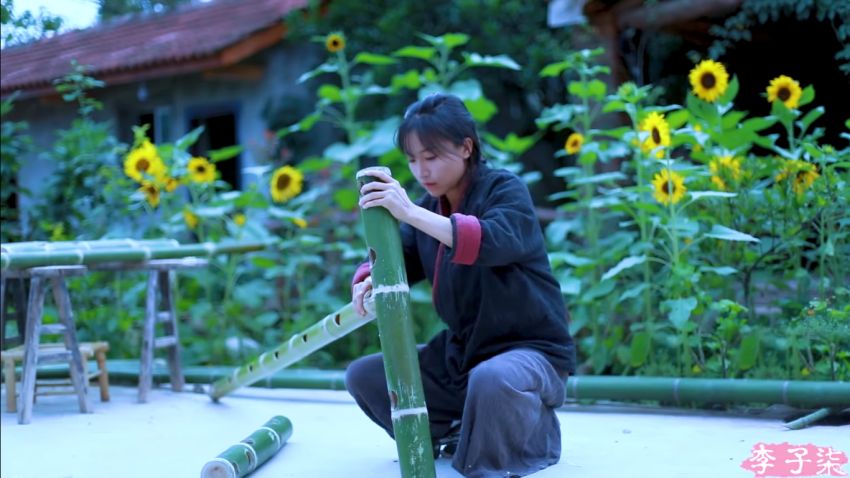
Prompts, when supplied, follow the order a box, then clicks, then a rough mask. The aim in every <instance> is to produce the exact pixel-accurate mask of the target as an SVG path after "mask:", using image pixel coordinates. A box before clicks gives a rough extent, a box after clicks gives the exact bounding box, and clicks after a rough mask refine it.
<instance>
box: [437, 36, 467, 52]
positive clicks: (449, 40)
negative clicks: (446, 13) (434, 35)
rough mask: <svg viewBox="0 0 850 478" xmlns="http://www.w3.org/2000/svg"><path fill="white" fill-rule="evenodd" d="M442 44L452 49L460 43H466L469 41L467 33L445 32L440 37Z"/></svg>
mask: <svg viewBox="0 0 850 478" xmlns="http://www.w3.org/2000/svg"><path fill="white" fill-rule="evenodd" d="M441 38H442V40H443V44H444V45H446V46H447V47H449V49H450V50H451V49H453V48H454V47H458V46H461V45H466V44H467V43H468V42H469V35H467V34H465V33H446V34H445V35H443V36H442V37H441Z"/></svg>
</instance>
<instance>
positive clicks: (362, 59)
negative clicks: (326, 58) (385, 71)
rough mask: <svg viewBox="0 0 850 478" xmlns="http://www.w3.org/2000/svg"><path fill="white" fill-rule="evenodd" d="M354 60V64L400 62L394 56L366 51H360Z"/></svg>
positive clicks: (391, 63) (390, 63) (389, 63)
mask: <svg viewBox="0 0 850 478" xmlns="http://www.w3.org/2000/svg"><path fill="white" fill-rule="evenodd" d="M352 61H353V63H354V64H357V63H363V64H366V65H393V64H395V63H398V60H396V59H395V58H393V57H390V56H386V55H378V54H375V53H367V52H365V51H362V52H360V53H358V54H357V55H356V56H355V57H354V60H352Z"/></svg>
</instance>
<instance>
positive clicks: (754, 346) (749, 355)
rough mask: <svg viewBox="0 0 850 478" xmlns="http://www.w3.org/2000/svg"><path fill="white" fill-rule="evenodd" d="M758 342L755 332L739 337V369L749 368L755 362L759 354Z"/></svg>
mask: <svg viewBox="0 0 850 478" xmlns="http://www.w3.org/2000/svg"><path fill="white" fill-rule="evenodd" d="M759 342H760V340H759V338H758V336H757V335H756V334H750V335H747V336H745V337H744V338H742V339H741V347H740V348H739V349H738V369H739V370H749V369H751V368H753V366H754V365H755V364H756V360H757V359H758V355H759Z"/></svg>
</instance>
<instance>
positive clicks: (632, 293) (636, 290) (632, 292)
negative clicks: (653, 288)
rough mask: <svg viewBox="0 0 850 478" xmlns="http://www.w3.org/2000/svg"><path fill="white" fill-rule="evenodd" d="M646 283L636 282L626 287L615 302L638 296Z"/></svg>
mask: <svg viewBox="0 0 850 478" xmlns="http://www.w3.org/2000/svg"><path fill="white" fill-rule="evenodd" d="M647 287H648V285H647V284H646V283H641V284H638V285H636V286H634V287H632V288H629V289H626V290H625V291H623V293H622V294H620V298H619V299H617V302H622V301H624V300H628V299H634V298H635V297H639V296H640V295H641V293H643V291H644V289H646V288H647Z"/></svg>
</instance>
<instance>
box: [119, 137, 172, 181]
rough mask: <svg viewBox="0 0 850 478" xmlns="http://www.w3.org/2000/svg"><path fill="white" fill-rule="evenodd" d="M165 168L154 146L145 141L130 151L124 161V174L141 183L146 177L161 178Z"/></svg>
mask: <svg viewBox="0 0 850 478" xmlns="http://www.w3.org/2000/svg"><path fill="white" fill-rule="evenodd" d="M165 172H166V168H165V164H164V163H163V162H162V158H160V157H159V153H158V152H157V151H156V146H154V145H153V143H151V142H150V141H148V140H145V141H144V142H143V143H142V144H141V145H140V146H139V147H138V148H136V149H134V150H132V151H130V154H128V155H127V158H126V159H125V160H124V173H125V174H126V175H127V176H129V177H131V178H133V179H134V180H135V181H136V182H139V183H141V182H143V181H144V180H145V179H146V176H147V177H152V178H161V177H163V176H165Z"/></svg>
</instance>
